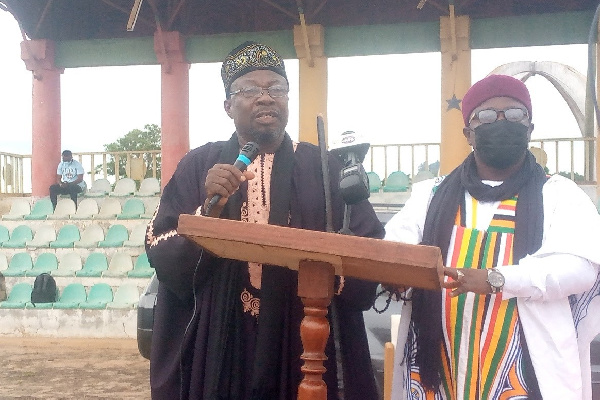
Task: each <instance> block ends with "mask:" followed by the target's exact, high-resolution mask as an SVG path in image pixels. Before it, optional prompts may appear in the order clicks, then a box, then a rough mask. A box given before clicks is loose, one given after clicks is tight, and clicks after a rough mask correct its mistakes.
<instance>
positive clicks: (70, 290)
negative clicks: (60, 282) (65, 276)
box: [52, 282, 87, 309]
mask: <svg viewBox="0 0 600 400" xmlns="http://www.w3.org/2000/svg"><path fill="white" fill-rule="evenodd" d="M86 299H87V295H86V293H85V287H83V285H82V284H81V283H79V282H73V283H69V284H68V285H67V286H66V287H65V288H64V289H63V291H62V294H61V295H60V298H59V299H58V301H56V302H54V304H53V306H52V308H58V309H74V308H78V307H79V304H80V303H83V302H84V301H86Z"/></svg>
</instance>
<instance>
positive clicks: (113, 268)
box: [102, 253, 133, 278]
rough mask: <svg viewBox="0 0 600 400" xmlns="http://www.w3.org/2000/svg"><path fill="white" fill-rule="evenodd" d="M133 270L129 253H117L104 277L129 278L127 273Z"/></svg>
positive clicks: (103, 274) (111, 259)
mask: <svg viewBox="0 0 600 400" xmlns="http://www.w3.org/2000/svg"><path fill="white" fill-rule="evenodd" d="M132 269H133V262H132V261H131V256H130V255H129V254H127V253H115V254H113V256H112V257H111V258H110V263H109V264H108V269H107V270H106V271H104V272H103V273H102V276H103V277H111V278H118V277H124V276H127V273H128V272H129V271H131V270H132Z"/></svg>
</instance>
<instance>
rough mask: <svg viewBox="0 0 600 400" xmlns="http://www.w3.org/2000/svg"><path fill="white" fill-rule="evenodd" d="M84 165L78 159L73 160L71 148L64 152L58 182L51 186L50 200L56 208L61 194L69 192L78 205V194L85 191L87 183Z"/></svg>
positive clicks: (58, 172)
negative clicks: (84, 178) (84, 176)
mask: <svg viewBox="0 0 600 400" xmlns="http://www.w3.org/2000/svg"><path fill="white" fill-rule="evenodd" d="M83 174H84V171H83V166H82V165H81V163H80V162H79V161H77V160H73V153H71V150H65V151H63V152H62V161H61V162H60V163H59V164H58V167H57V168H56V183H55V184H54V185H51V186H50V200H51V201H52V205H53V206H54V208H56V202H57V198H58V195H59V194H68V195H70V196H71V200H73V201H74V202H75V207H77V194H78V193H81V192H83V191H84V190H85V189H86V187H87V185H86V183H85V181H84V180H83Z"/></svg>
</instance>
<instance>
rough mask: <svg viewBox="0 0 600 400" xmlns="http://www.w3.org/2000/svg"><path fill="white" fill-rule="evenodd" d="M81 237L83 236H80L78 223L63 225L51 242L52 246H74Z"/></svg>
mask: <svg viewBox="0 0 600 400" xmlns="http://www.w3.org/2000/svg"><path fill="white" fill-rule="evenodd" d="M79 239H81V237H80V236H79V228H78V227H77V225H72V224H68V225H63V226H62V227H61V228H60V230H59V231H58V235H57V237H56V240H55V241H53V242H50V248H52V249H59V248H72V247H73V244H74V243H75V242H76V241H78V240H79Z"/></svg>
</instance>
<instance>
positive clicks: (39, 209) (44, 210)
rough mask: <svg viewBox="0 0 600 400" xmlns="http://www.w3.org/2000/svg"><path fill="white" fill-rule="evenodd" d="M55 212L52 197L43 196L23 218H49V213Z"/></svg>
mask: <svg viewBox="0 0 600 400" xmlns="http://www.w3.org/2000/svg"><path fill="white" fill-rule="evenodd" d="M53 212H54V208H53V207H52V202H51V201H50V199H47V198H43V199H39V200H38V201H36V202H35V203H34V204H33V208H32V209H31V212H30V213H29V214H27V215H26V216H25V217H24V218H23V219H26V220H40V219H46V218H48V215H50V214H52V213H53Z"/></svg>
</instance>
